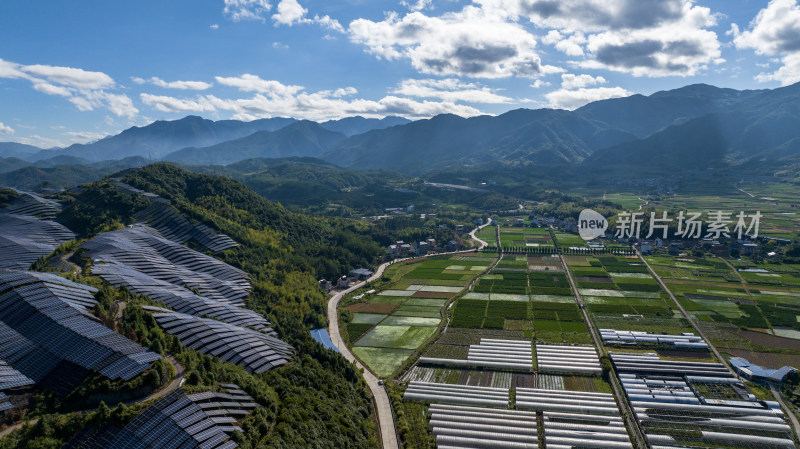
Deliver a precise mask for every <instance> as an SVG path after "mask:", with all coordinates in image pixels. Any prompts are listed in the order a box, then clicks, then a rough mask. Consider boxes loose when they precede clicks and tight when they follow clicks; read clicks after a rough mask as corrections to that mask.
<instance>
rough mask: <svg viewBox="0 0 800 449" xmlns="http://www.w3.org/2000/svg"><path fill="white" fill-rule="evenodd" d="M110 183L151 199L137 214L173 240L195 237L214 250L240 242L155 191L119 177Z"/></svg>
mask: <svg viewBox="0 0 800 449" xmlns="http://www.w3.org/2000/svg"><path fill="white" fill-rule="evenodd" d="M111 184H113V185H115V186H117V188H118V189H119V190H120V191H121V192H123V193H127V194H129V195H136V196H142V197H145V198H147V199H149V200H151V201H152V203H151V204H150V206H148V207H147V208H145V209H143V210H141V211H139V212H137V213H136V214H135V215H134V217H135V218H136V219H137V220H138V221H140V222H142V223H144V224H146V225H148V226H150V227H152V228H153V229H156V230H157V231H158V232H159V233H161V235H163V236H164V237H166V238H168V239H170V240H172V241H174V242H178V243H186V242H188V241H189V240H194V241H195V242H197V243H198V244H200V246H202V247H203V248H204V249H210V250H211V251H215V252H216V251H223V250H226V249H230V248H235V247H237V246H239V244H238V243H236V242H235V241H234V240H233V239H232V238H230V237H228V236H227V235H225V234H217V233H216V232H215V231H214V230H213V229H211V228H209V227H208V226H206V225H204V224H203V223H192V222H190V221H189V220H188V219H187V218H186V217H185V216H184V215H183V214H181V213H180V212H179V211H178V210H177V209H175V208H174V207H172V206H170V204H169V201H168V200H166V199H164V198H161V197H160V196H158V195H156V194H154V193H150V192H145V191H143V190H140V189H137V188H136V187H133V186H131V185H129V184H125V183H124V182H121V181H119V180H113V181H111Z"/></svg>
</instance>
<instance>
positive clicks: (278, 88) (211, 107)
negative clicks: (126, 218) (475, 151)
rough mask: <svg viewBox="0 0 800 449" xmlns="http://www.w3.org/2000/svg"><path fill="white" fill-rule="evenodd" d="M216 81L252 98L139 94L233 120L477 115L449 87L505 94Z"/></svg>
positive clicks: (167, 108)
mask: <svg viewBox="0 0 800 449" xmlns="http://www.w3.org/2000/svg"><path fill="white" fill-rule="evenodd" d="M216 79H217V82H218V83H219V84H222V85H225V86H230V87H235V88H237V89H239V90H240V91H242V92H252V93H253V96H252V97H249V98H248V97H245V98H220V97H218V96H216V95H203V96H197V97H195V98H175V97H169V96H161V95H152V94H146V93H143V94H141V99H142V102H144V103H145V104H147V105H149V106H151V107H153V108H155V109H157V110H159V111H162V112H175V113H185V112H204V111H229V112H231V113H232V114H233V118H235V119H240V120H253V119H257V118H265V117H277V116H280V117H286V116H291V117H296V118H304V119H309V120H328V119H335V118H342V117H348V116H352V115H362V116H365V117H384V116H387V115H400V116H403V117H407V118H421V117H431V116H433V115H436V114H442V113H451V114H457V115H461V116H465V117H470V116H474V115H480V114H482V112H481V111H480V110H478V109H476V108H474V107H472V106H467V105H462V104H457V103H456V102H457V101H470V100H468V99H466V97H464V96H461V97H458V94H459V92H457V91H455V89H458V88H463V87H468V88H469V89H471V90H472V91H473V92H471V93H470V94H469V95H471V96H472V98H473V99H476V100H484V101H486V102H504V98H505V97H502V96H500V95H497V94H495V93H493V92H491V91H488V90H485V89H484V88H481V87H479V86H476V85H472V84H464V83H460V82H459V81H457V80H440V81H435V80H411V81H412V82H417V83H416V86H417V90H416V91H412V83H407V84H406V85H405V87H404V88H403V86H401V87H400V88H398V90H401V89H402V90H403V92H402V94H403V95H417V96H420V97H431V98H439V99H441V100H442V101H431V100H424V101H420V100H414V99H411V98H405V97H401V96H398V95H401V94H398V95H394V94H390V95H387V96H385V97H383V98H381V99H380V100H367V99H363V98H358V97H355V95H356V94H357V93H358V90H357V89H356V88H354V87H342V88H338V89H333V90H320V91H317V92H307V91H305V89H304V88H303V87H302V86H294V85H286V84H283V83H281V82H279V81H275V80H264V79H261V78H260V77H258V76H256V75H250V74H245V75H241V76H236V77H217V78H216ZM426 89H427V90H426ZM448 92H451V93H448ZM457 97H458V98H457ZM476 102H480V101H476Z"/></svg>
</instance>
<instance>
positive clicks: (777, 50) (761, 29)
mask: <svg viewBox="0 0 800 449" xmlns="http://www.w3.org/2000/svg"><path fill="white" fill-rule="evenodd" d="M731 33H732V34H733V35H734V39H733V42H734V45H736V48H739V49H744V48H752V49H754V50H755V52H756V53H757V54H759V55H767V56H780V62H781V64H782V65H781V67H780V68H778V70H776V71H774V72H772V73H766V72H765V73H760V74H759V75H758V76H756V80H757V81H759V82H768V81H778V82H780V83H781V85H784V86H786V85H789V84H793V83H796V82H798V81H800V5H798V3H797V1H796V0H772V1H770V2H769V4H768V5H767V7H766V8H764V9H762V10H760V11H759V12H758V14H757V15H756V17H755V18H754V19H753V21H752V22H751V23H750V26H749V28H748V29H747V30H745V31H742V32H740V31H739V27H738V26H737V25H736V24H732V25H731Z"/></svg>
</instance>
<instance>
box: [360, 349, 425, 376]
mask: <svg viewBox="0 0 800 449" xmlns="http://www.w3.org/2000/svg"><path fill="white" fill-rule="evenodd" d="M413 353H414V350H413V349H392V348H372V347H363V346H356V347H354V348H353V354H355V355H356V357H358V358H359V359H361V361H363V362H364V363H365V364H366V365H367V366H369V367H370V369H371V370H372V371H373V372H374V373H375V374H377V375H378V376H380V377H386V376H389V375H391V374H392V373H393V372H395V370H397V369H398V368H400V366H401V365H402V364H403V362H405V361H406V359H407V358H409V357H410V356H411V354H413Z"/></svg>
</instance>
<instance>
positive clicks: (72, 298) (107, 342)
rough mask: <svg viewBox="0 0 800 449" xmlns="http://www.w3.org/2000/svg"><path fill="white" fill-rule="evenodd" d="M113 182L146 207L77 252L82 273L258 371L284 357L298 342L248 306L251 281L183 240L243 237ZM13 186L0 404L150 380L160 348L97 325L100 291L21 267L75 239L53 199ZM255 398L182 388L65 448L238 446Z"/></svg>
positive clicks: (198, 343)
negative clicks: (237, 435)
mask: <svg viewBox="0 0 800 449" xmlns="http://www.w3.org/2000/svg"><path fill="white" fill-rule="evenodd" d="M118 184H120V185H118V186H117V188H119V189H121V190H122V191H123V192H125V193H127V194H130V195H137V196H140V197H142V198H146V199H148V200H150V201H151V206H150V207H148V208H146V209H144V210H143V211H141V212H140V213H139V214H137V215H136V216H135V217H134V218H135V219H137V220H138V221H139V222H138V223H136V224H132V225H130V226H129V227H127V228H125V229H121V230H118V231H111V232H105V233H100V234H99V235H97V236H95V237H94V238H92V239H89V240H85V241H84V242H83V243H82V244H81V245H80V247H78V249H77V252H78V253H79V254H80V257H83V258H85V260H86V263H85V264H84V268H83V272H81V269H80V268H77V271H76V272H77V273H82V274H83V275H89V276H99V277H100V278H102V279H103V280H105V281H107V282H108V283H109V284H110V285H112V286H115V287H120V288H125V289H127V290H128V291H129V292H132V293H136V294H141V295H145V296H147V297H149V298H150V300H153V301H157V302H159V303H161V304H164V305H165V306H167V307H170V308H171V309H172V310H168V309H164V308H159V307H146V308H145V310H148V311H149V312H150V313H151V314H152V317H153V318H154V323H157V324H158V325H159V326H161V327H162V328H163V329H164V331H165V332H167V333H169V334H173V335H175V336H177V337H178V339H179V340H180V342H181V344H183V345H184V346H186V347H190V348H193V349H195V350H197V351H198V352H199V353H203V354H208V355H211V356H214V357H217V358H219V359H220V360H223V361H227V362H230V363H233V364H238V365H240V366H242V367H243V368H244V369H245V370H247V371H249V372H252V373H263V372H265V371H267V370H270V369H273V368H275V367H278V366H281V365H285V364H287V363H289V361H290V360H291V359H292V358H293V356H294V348H292V347H291V346H290V345H288V344H286V343H285V342H283V341H281V340H280V339H278V338H277V337H276V333H275V332H274V331H273V329H272V327H271V324H270V323H269V321H267V320H266V319H265V318H264V317H263V316H262V315H260V314H258V313H256V312H254V311H252V310H248V309H245V308H244V307H243V306H244V301H245V298H246V297H247V296H248V295H249V294H250V292H251V290H252V286H251V282H250V278H249V276H248V275H247V274H246V273H244V272H243V271H241V270H238V269H236V268H233V267H232V266H230V265H228V264H226V263H223V262H221V261H219V260H217V259H215V258H213V257H210V256H208V255H206V254H203V253H200V252H198V251H196V250H194V249H191V248H189V247H187V246H184V245H183V243H186V242H189V241H190V240H191V241H193V242H194V244H196V245H197V246H196V247H198V246H199V247H200V248H203V249H206V250H209V251H220V250H225V249H229V248H233V247H235V246H236V243H235V242H233V241H232V240H231V239H230V238H229V237H227V236H224V235H221V234H216V233H214V232H213V231H212V230H211V229H210V228H208V227H205V226H204V225H202V224H199V223H191V222H190V221H189V220H188V219H187V218H186V217H184V216H183V215H182V214H180V213H179V212H178V211H177V210H176V209H174V208H172V207H171V206H169V205H168V204H167V202H165V201H164V200H162V199H160V198H158V197H157V196H155V195H152V194H147V193H146V192H142V191H139V190H138V189H134V188H133V187H130V186H127V185H125V184H122V183H118ZM16 193H17V196H16V197H15V198H14V199H13V200H12V201H11V203H10V205H9V206H8V207H6V208H5V209H3V210H2V211H0V231H1V232H2V235H1V236H0V251H2V254H3V257H2V261H0V412H3V411H6V410H14V409H15V407H17V405H18V404H23V405H22V406H23V407H24V406H25V404H27V401H28V399H25V397H27V396H25V395H30V394H31V392H37V391H39V389H40V388H41V389H44V390H48V391H51V392H54V393H56V394H58V395H61V396H65V395H68V394H72V392H74V390H75V389H76V387H77V386H79V385H82V382H84V381H85V380H86V379H89V378H92V379H93V378H95V377H96V376H101V377H103V378H105V379H107V382H109V381H111V382H127V381H131V380H133V379H134V378H137V376H138V378H139V379H141V378H142V377H144V376H140V375H141V374H142V373H145V372H147V371H148V370H149V369H150V368H151V366H152V365H153V364H154V362H155V361H156V360H159V359H162V356H161V355H160V354H157V353H155V352H152V351H150V350H147V349H146V348H145V347H143V346H140V345H139V344H137V343H134V342H133V341H131V340H129V339H128V338H126V337H124V336H123V335H120V334H118V333H116V332H115V331H114V330H112V329H110V328H109V327H107V326H106V325H104V323H105V322H102V323H101V318H98V317H96V316H95V315H94V314H93V312H96V310H97V307H98V301H97V300H96V299H95V295H96V294H98V289H97V288H94V287H89V286H86V285H83V284H79V283H76V282H72V281H69V280H67V279H65V278H64V277H60V276H57V275H55V274H52V273H39V272H32V271H23V270H28V269H29V268H30V267H31V265H32V264H33V262H35V261H36V260H37V259H38V258H40V257H42V256H47V255H50V254H51V253H52V252H53V250H55V249H56V247H57V246H58V245H60V244H62V243H64V242H67V241H70V240H72V239H75V238H76V237H77V236H76V234H74V233H72V232H71V231H69V230H68V229H67V228H65V227H64V226H62V225H61V224H58V223H56V222H55V221H50V220H52V219H53V218H55V216H56V214H57V213H58V211H59V210H60V209H61V206H60V205H59V204H58V203H57V202H55V201H53V200H48V199H44V198H41V197H38V196H36V195H33V194H27V193H24V192H16ZM143 223H148V224H151V225H152V226H148V225H147V224H143ZM64 263H65V264H66V263H68V262H64ZM3 267H13V268H15V269H6V268H3ZM70 272H71V273H73V271H72V270H70ZM96 281H97V282H99V280H96ZM123 307H124V305H123ZM119 312H120V318H122V316H123V314H122V310H119ZM171 363H175V362H171ZM151 377H152V376H151ZM166 380H168V379H166ZM176 382H177V381H176ZM133 385H138V384H133ZM176 385H177V384H176ZM164 386H166V383H165V384H164ZM156 387H158V385H156ZM156 387H154V388H156ZM83 388H86V387H85V386H84V387H83ZM147 391H151V390H147ZM20 398H22V399H20ZM255 407H257V404H256V403H254V402H253V399H252V398H251V397H249V396H247V395H246V394H245V393H244V392H243V391H242V390H241V389H239V388H238V387H237V386H235V385H228V386H227V387H224V386H223V392H222V393H216V392H207V393H196V392H195V393H192V394H186V393H184V392H183V391H181V390H177V391H173V392H172V393H170V394H168V395H167V396H166V397H164V398H163V399H161V400H160V401H158V402H156V403H155V404H154V405H152V406H151V407H150V408H148V409H147V410H145V411H144V412H143V413H142V414H140V415H139V416H138V417H137V418H136V419H134V420H133V421H132V422H131V423H130V424H128V425H127V426H125V427H124V428H121V429H120V428H115V427H113V426H109V427H106V428H104V429H98V428H96V427H91V428H89V429H90V430H87V432H83V433H79V434H78V435H76V436H75V437H74V438H73V440H72V441H71V442H70V443H68V444H67V446H65V447H76V448H77V447H81V448H105V447H131V448H133V447H137V448H139V447H142V448H144V447H147V448H154V449H155V448H163V447H209V448H212V447H213V448H224V449H229V448H233V447H236V446H237V445H236V443H234V440H233V439H232V434H233V432H234V431H237V430H238V431H241V430H242V429H241V428H239V427H238V424H237V423H238V422H239V420H241V419H242V418H244V417H245V416H247V414H248V413H249V411H250V410H252V409H253V408H255ZM8 416H11V415H8Z"/></svg>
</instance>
